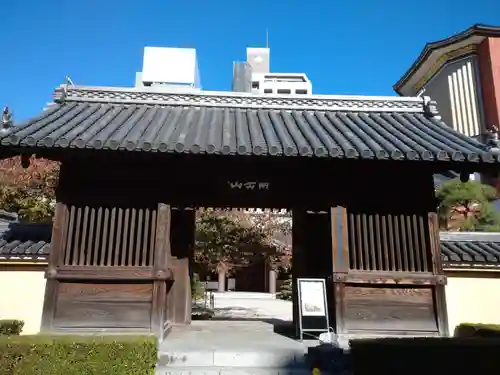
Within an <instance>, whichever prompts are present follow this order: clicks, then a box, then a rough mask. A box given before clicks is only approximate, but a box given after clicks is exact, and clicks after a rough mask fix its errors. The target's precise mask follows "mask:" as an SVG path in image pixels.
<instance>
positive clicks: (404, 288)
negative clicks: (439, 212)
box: [331, 206, 447, 336]
mask: <svg viewBox="0 0 500 375" xmlns="http://www.w3.org/2000/svg"><path fill="white" fill-rule="evenodd" d="M434 217H435V214H433V213H428V212H417V211H415V212H410V213H408V212H397V211H392V212H388V211H380V212H374V211H368V210H353V209H346V208H345V207H341V206H338V207H334V208H332V209H331V225H332V256H333V284H334V299H335V319H334V320H335V321H336V330H337V332H338V333H340V334H349V335H353V334H355V335H363V336H371V335H396V336H397V335H408V334H409V335H438V334H445V333H446V332H447V327H446V325H447V324H446V319H445V316H446V311H445V308H444V305H443V303H444V302H443V301H444V284H445V281H446V279H445V277H444V276H443V273H442V268H440V267H439V264H440V254H439V247H438V246H439V244H438V242H436V231H437V227H436V224H435V223H434ZM437 237H438V236H437Z"/></svg>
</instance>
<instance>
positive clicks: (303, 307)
mask: <svg viewBox="0 0 500 375" xmlns="http://www.w3.org/2000/svg"><path fill="white" fill-rule="evenodd" d="M297 292H298V302H299V335H300V340H303V339H304V332H311V333H313V332H314V333H318V334H319V333H323V332H328V330H329V327H330V322H329V320H328V302H327V299H326V284H325V279H297ZM314 336H317V335H314ZM311 338H312V336H311Z"/></svg>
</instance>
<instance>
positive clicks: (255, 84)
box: [252, 81, 259, 89]
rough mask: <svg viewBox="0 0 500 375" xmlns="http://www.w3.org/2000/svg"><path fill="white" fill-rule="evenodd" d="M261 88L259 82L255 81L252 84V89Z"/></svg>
mask: <svg viewBox="0 0 500 375" xmlns="http://www.w3.org/2000/svg"><path fill="white" fill-rule="evenodd" d="M258 88H259V81H253V82H252V89H258Z"/></svg>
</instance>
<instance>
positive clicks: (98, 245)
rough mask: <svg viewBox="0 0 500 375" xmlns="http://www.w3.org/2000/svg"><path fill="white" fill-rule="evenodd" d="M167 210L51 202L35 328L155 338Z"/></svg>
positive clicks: (165, 273)
mask: <svg viewBox="0 0 500 375" xmlns="http://www.w3.org/2000/svg"><path fill="white" fill-rule="evenodd" d="M169 212H170V208H169V207H168V206H166V205H159V206H154V207H144V206H138V207H137V206H136V207H105V206H91V205H77V204H64V203H62V202H59V203H57V207H56V215H55V222H54V228H53V237H52V249H51V254H50V259H49V266H48V270H47V275H46V276H47V286H46V293H45V302H44V310H43V318H42V330H43V331H56V332H68V331H71V332H72V331H85V332H93V331H94V332H95V331H98V332H120V333H121V332H154V333H156V334H157V335H159V336H162V333H163V330H162V329H163V325H164V320H165V317H164V313H163V311H164V307H163V305H164V304H165V303H164V301H165V295H166V284H167V280H168V279H169V278H170V272H169V269H168V267H167V266H168V265H167V263H166V258H165V256H164V254H165V252H166V251H168V247H169V232H168V228H169V220H170V214H169Z"/></svg>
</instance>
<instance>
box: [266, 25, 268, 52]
mask: <svg viewBox="0 0 500 375" xmlns="http://www.w3.org/2000/svg"><path fill="white" fill-rule="evenodd" d="M266 48H269V29H267V28H266Z"/></svg>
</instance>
